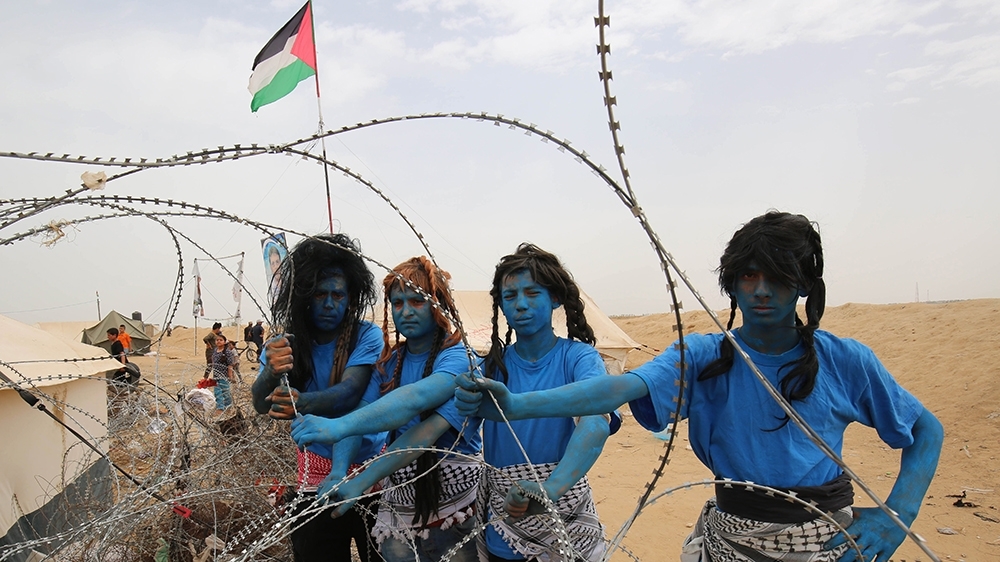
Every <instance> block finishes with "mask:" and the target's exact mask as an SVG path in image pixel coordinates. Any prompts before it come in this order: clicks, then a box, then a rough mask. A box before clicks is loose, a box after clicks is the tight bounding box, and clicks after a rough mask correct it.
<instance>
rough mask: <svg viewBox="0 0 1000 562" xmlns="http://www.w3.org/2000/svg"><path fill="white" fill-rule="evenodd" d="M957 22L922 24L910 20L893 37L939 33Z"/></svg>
mask: <svg viewBox="0 0 1000 562" xmlns="http://www.w3.org/2000/svg"><path fill="white" fill-rule="evenodd" d="M954 25H955V24H954V23H953V22H946V23H939V24H936V25H920V24H919V23H915V22H912V21H908V22H906V23H905V24H903V27H901V28H899V31H897V32H896V33H894V34H893V37H898V36H903V35H937V34H938V33H941V32H943V31H945V30H947V29H950V28H951V27H953V26H954Z"/></svg>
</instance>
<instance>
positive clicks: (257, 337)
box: [250, 320, 264, 361]
mask: <svg viewBox="0 0 1000 562" xmlns="http://www.w3.org/2000/svg"><path fill="white" fill-rule="evenodd" d="M250 341H252V342H253V344H254V345H255V346H257V360H258V361H259V360H260V351H261V349H263V348H264V321H263V320H258V321H257V324H255V325H254V327H253V328H250Z"/></svg>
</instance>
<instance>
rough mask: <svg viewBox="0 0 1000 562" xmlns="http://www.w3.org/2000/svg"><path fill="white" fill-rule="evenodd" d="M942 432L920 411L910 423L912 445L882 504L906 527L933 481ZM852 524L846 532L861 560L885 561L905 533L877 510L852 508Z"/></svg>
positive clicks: (849, 555)
mask: <svg viewBox="0 0 1000 562" xmlns="http://www.w3.org/2000/svg"><path fill="white" fill-rule="evenodd" d="M943 441H944V429H943V428H942V427H941V422H939V421H938V419H937V418H936V417H934V414H932V413H930V412H929V411H927V410H924V412H923V413H922V414H920V417H919V418H917V421H916V422H914V424H913V444H912V445H910V446H909V447H906V448H905V449H903V452H902V455H901V457H900V462H899V476H898V477H897V478H896V483H895V484H894V485H893V486H892V491H891V492H890V493H889V497H888V498H886V500H885V503H886V505H887V506H889V507H890V508H891V509H892V510H893V511H895V512H896V513H897V514H899V518H900V519H902V521H903V523H906V526H907V527H909V526H910V525H912V524H913V520H914V519H916V518H917V512H918V511H919V510H920V504H921V502H922V501H923V498H924V494H925V493H927V488H928V486H930V484H931V479H932V478H934V471H935V470H936V469H937V464H938V458H939V457H940V456H941V443H942V442H943ZM854 511H855V516H854V522H853V523H852V524H851V526H850V527H848V528H847V531H848V532H849V533H850V534H851V536H852V537H854V540H855V542H857V543H858V546H860V547H861V552H862V553H863V554H864V560H873V559H875V557H876V556H877V559H878V560H888V559H889V557H890V556H892V555H893V553H894V552H896V549H897V548H899V545H900V544H902V542H903V539H905V538H906V533H905V532H904V531H903V530H902V529H900V528H899V527H898V526H897V525H896V524H895V523H893V522H892V520H891V519H889V516H888V515H886V514H885V513H884V512H883V511H882V510H881V509H879V508H877V507H868V508H856V509H855V510H854ZM845 542H846V539H845V538H844V536H843V535H837V536H836V537H834V538H833V539H832V540H831V541H830V542H828V543H827V544H826V548H827V549H831V548H834V547H836V546H838V545H841V544H843V543H845ZM857 559H858V558H857V552H855V551H854V550H853V549H851V550H848V551H847V552H846V553H844V555H843V556H841V558H840V562H854V561H855V560H857Z"/></svg>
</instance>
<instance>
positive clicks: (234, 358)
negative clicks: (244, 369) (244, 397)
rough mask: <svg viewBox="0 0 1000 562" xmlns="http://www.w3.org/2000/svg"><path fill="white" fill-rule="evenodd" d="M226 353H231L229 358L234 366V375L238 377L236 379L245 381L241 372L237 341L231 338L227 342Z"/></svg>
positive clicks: (240, 381) (241, 381)
mask: <svg viewBox="0 0 1000 562" xmlns="http://www.w3.org/2000/svg"><path fill="white" fill-rule="evenodd" d="M226 354H227V355H229V360H230V362H231V364H232V366H233V375H235V377H236V381H238V382H239V383H241V384H242V383H243V375H242V374H241V373H240V354H239V352H238V351H236V342H234V341H232V340H229V341H227V342H226Z"/></svg>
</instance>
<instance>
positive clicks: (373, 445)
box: [260, 320, 388, 464]
mask: <svg viewBox="0 0 1000 562" xmlns="http://www.w3.org/2000/svg"><path fill="white" fill-rule="evenodd" d="M357 333H358V343H357V345H356V346H354V351H352V352H351V356H350V357H348V358H347V365H345V367H344V368H345V369H346V368H347V367H354V366H357V365H374V364H375V361H377V360H378V358H379V355H381V354H382V347H383V342H382V330H380V329H379V327H378V326H376V325H375V324H372V323H371V322H368V321H366V320H362V321H361V323H360V324H358V332H357ZM338 339H339V338H334V340H333V341H332V342H330V343H327V344H323V345H316V344H313V349H312V360H313V373H312V377H311V378H310V379H309V380H308V381H307V382H306V388H305V392H317V391H321V390H326V389H327V388H329V387H330V371H332V370H333V354H334V353H335V352H336V351H337V340H338ZM266 349H267V348H266V347H265V348H264V349H263V350H262V351H261V358H260V368H261V370H263V369H264V365H265V364H266V363H267V354H266ZM386 435H388V434H387V433H385V432H383V433H376V434H372V435H365V436H363V438H362V442H361V449H359V450H358V454H357V456H356V457H354V460H353V462H354V463H357V464H360V463H363V462H365V461H366V460H368V459H370V458H372V457H374V456H375V455H377V454H378V453H379V452H380V451H381V450H382V446H383V445H384V444H385V438H386ZM309 450H310V451H312V452H313V453H316V454H317V455H320V456H323V457H326V458H328V459H329V458H333V448H332V447H331V446H330V445H324V444H313V445H309Z"/></svg>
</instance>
